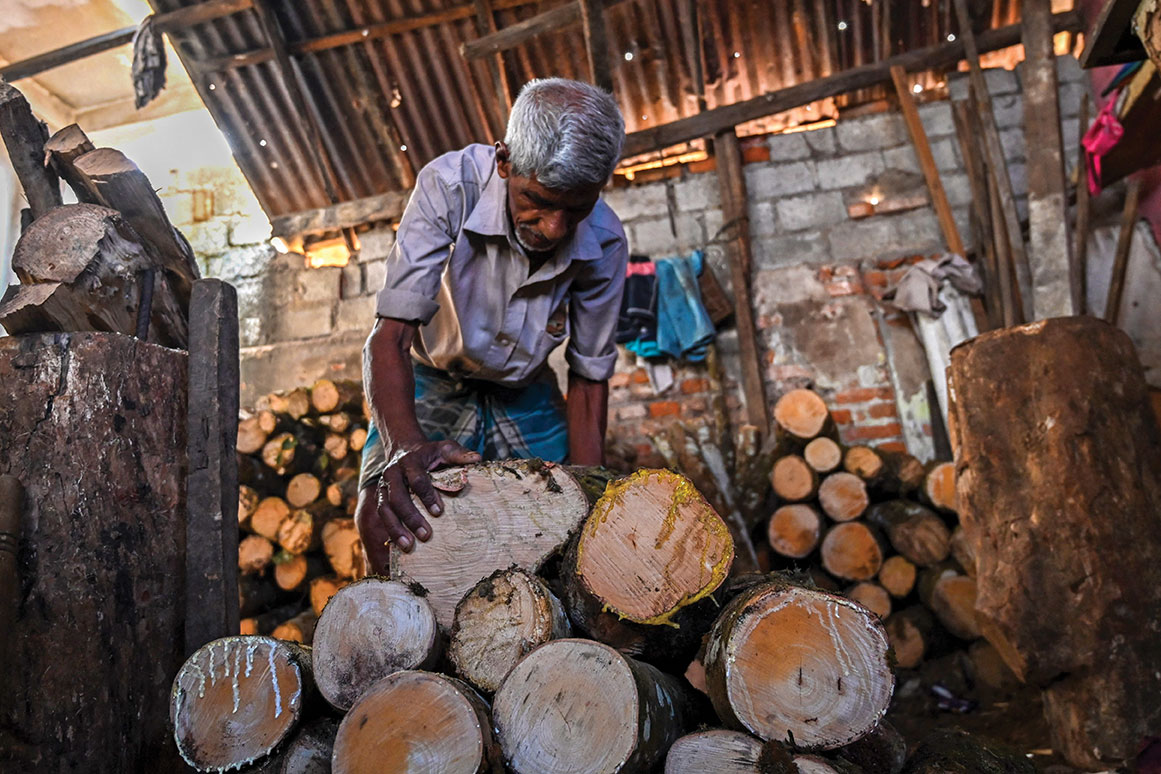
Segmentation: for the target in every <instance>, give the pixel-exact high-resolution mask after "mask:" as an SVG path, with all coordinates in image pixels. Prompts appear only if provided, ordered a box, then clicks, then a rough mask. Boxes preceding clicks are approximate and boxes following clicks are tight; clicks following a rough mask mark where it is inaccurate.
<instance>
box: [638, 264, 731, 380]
mask: <svg viewBox="0 0 1161 774" xmlns="http://www.w3.org/2000/svg"><path fill="white" fill-rule="evenodd" d="M704 259H705V255H704V253H702V251H701V250H697V251H695V252H694V253H693V254H692V255H690V256H682V257H676V258H662V259H661V260H659V261H656V264H657V348H658V349H659V350H660V352H661V353H663V354H666V355H669V356H670V357H673V358H677V359H684V360H688V361H691V362H700V361H702V360H704V359H705V356H706V349H707V348H708V346H709V345H710V344H711V343H712V342H713V340H714V334H715V331H714V324H713V321H712V320H711V319H710V316H709V314H708V313H707V312H706V310H705V305H704V304H702V301H701V291H700V290H699V289H698V282H697V278H698V275H700V274H701V271H702V266H703V263H704ZM634 351H636V350H634Z"/></svg>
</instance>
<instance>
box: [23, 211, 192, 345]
mask: <svg viewBox="0 0 1161 774" xmlns="http://www.w3.org/2000/svg"><path fill="white" fill-rule="evenodd" d="M153 267H154V263H153V260H152V259H151V257H150V256H149V254H148V247H147V246H146V245H145V244H144V243H143V242H142V240H141V237H140V236H139V235H138V234H137V232H136V231H135V230H134V229H133V228H132V227H131V226H130V224H129V223H128V222H127V221H126V219H125V218H124V217H122V215H121V214H120V213H118V212H116V211H114V210H111V209H108V208H107V207H98V206H97V205H94V204H69V205H65V206H63V207H56V208H54V209H52V210H50V211H48V212H47V213H45V214H44V215H43V216H42V217H40V218H39V219H37V220H36V221H34V222H33V223H32V225H30V226H29V227H28V228H27V229H25V231H24V233H23V234H22V235H21V236H20V241H18V242H17V243H16V249H15V252H14V253H13V255H12V269H13V271H15V272H16V276H18V277H20V281H21V282H22V283H23V284H22V285H13V286H12V287H10V288H9V289H8V292H7V293H6V294H5V296H4V301H3V303H0V322H3V324H4V326H5V328H7V329H8V331H9V332H10V333H39V332H44V331H108V332H113V333H128V334H132V333H134V332H136V331H137V327H138V326H137V313H138V308H139V307H140V306H141V296H142V290H143V288H144V287H145V285H146V284H147V283H151V284H152V288H153V289H152V291H151V292H152V293H153V297H152V304H151V307H150V317H149V320H150V322H151V325H150V329H149V340H150V341H153V342H155V343H161V344H165V345H167V346H176V347H182V348H184V347H185V346H186V343H187V342H188V340H189V323H188V320H187V317H186V312H185V309H186V308H187V306H188V302H189V297H188V295H187V296H186V301H185V304H182V303H179V301H178V299H177V298H176V297H175V296H174V294H173V291H172V290H171V289H170V287H171V286H170V284H169V281H168V280H167V279H166V277H165V276H164V275H163V274H162V273H161V272H157V273H156V274H152V273H149V270H151V269H152V268H153Z"/></svg>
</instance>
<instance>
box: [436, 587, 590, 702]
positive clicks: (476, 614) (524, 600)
mask: <svg viewBox="0 0 1161 774" xmlns="http://www.w3.org/2000/svg"><path fill="white" fill-rule="evenodd" d="M571 633H572V629H571V627H570V626H569V622H568V616H566V615H565V614H564V607H563V606H562V605H561V604H560V600H558V599H557V598H556V596H555V595H553V593H552V592H551V591H549V589H548V587H547V586H546V585H544V582H543V581H541V580H540V579H539V578H537V577H536V576H535V575H530V574H529V573H527V572H525V571H523V570H500V571H498V572H496V573H494V574H492V575H491V576H489V577H487V578H485V579H484V580H482V581H480V582H479V583H478V584H476V587H475V588H474V589H472V590H471V591H469V592H468V593H467V595H466V596H465V597H464V598H463V600H462V601H461V602H460V603H459V605H457V606H456V618H455V625H454V626H453V627H452V632H451V642H450V644H449V646H448V656H449V657H450V658H451V661H452V663H453V664H455V667H456V671H457V672H458V673H459V674H460V675H461V676H462V677H463V678H464V679H465V680H467V681H468V682H469V683H471V684H472V685H473V686H474V687H475V688H477V689H478V690H480V691H483V692H484V693H489V694H490V693H495V692H496V689H498V688H499V687H500V683H502V682H503V680H504V678H505V677H507V676H508V673H509V672H511V671H512V667H514V666H516V663H517V662H518V661H520V659H522V658H524V657H525V656H526V655H528V654H529V653H531V652H532V650H533V649H535V648H536V647H538V646H540V645H543V644H544V643H546V642H548V641H549V640H557V639H561V638H563V637H568V636H570V635H571Z"/></svg>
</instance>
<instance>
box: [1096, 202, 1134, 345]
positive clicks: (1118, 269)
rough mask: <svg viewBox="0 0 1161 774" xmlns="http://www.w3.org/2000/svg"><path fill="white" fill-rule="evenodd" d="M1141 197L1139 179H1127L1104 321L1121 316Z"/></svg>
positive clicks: (1112, 321) (1115, 319) (1114, 319)
mask: <svg viewBox="0 0 1161 774" xmlns="http://www.w3.org/2000/svg"><path fill="white" fill-rule="evenodd" d="M1140 198H1141V181H1139V180H1135V179H1131V180H1129V185H1128V188H1127V189H1126V190H1125V208H1124V209H1123V210H1122V211H1121V233H1120V235H1119V236H1118V237H1117V251H1116V252H1115V253H1114V254H1113V276H1112V279H1110V280H1109V296H1108V300H1107V301H1106V302H1105V322H1108V323H1112V324H1113V325H1116V324H1117V320H1118V319H1119V318H1120V316H1121V298H1122V296H1123V295H1124V291H1125V275H1127V274H1128V270H1129V251H1130V249H1131V248H1132V247H1133V229H1134V228H1135V227H1136V225H1137V204H1138V202H1139V201H1140Z"/></svg>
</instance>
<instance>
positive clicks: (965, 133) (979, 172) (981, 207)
mask: <svg viewBox="0 0 1161 774" xmlns="http://www.w3.org/2000/svg"><path fill="white" fill-rule="evenodd" d="M951 113H952V118H953V119H954V120H955V131H956V135H958V137H959V147H960V152H961V153H962V155H963V164H964V168H965V169H966V170H967V176H968V185H969V186H970V187H971V192H972V213H973V221H974V224H975V231H976V235H975V237H976V255H977V256H982V257H983V260H984V265H985V266H986V272H985V276H984V297H985V298H986V299H987V306H988V327H989V328H1000V327H1003V325H1004V316H1003V311H1002V304H1001V302H1000V286H999V281H1000V268H999V267H1000V264H999V261H998V259H997V257H996V243H995V235H994V234H993V229H992V225H993V224H992V211H991V206H990V204H989V201H990V196H989V193H988V173H987V171H986V169H985V168H984V161H983V159H982V158H980V152H979V150H980V149H979V146H978V145H977V144H976V135H975V133H974V132H973V131H972V120H971V115H970V113H969V112H968V103H967V102H953V103H952V105H951ZM978 260H979V259H978V258H977V261H978Z"/></svg>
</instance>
